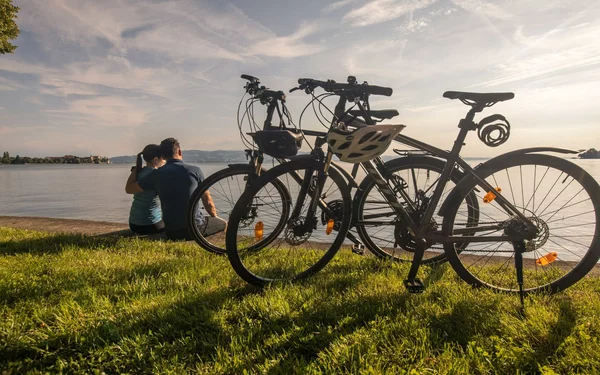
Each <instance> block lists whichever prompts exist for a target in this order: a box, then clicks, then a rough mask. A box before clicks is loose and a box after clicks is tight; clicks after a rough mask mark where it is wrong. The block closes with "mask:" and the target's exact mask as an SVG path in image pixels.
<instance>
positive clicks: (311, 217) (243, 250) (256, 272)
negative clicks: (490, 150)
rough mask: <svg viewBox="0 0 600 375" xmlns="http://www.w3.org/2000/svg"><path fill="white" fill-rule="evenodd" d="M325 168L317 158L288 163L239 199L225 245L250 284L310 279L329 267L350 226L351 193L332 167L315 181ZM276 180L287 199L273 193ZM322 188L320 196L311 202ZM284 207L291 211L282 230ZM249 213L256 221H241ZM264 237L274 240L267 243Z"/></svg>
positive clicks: (234, 264)
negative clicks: (280, 221) (279, 224)
mask: <svg viewBox="0 0 600 375" xmlns="http://www.w3.org/2000/svg"><path fill="white" fill-rule="evenodd" d="M322 169H323V164H322V163H321V162H318V161H316V160H313V159H302V160H296V161H291V162H287V163H285V164H283V165H279V166H276V167H275V168H273V169H271V170H269V171H268V172H266V173H264V174H263V175H262V176H261V177H260V178H259V179H257V180H256V181H254V182H253V183H252V184H251V185H250V186H249V188H248V189H247V190H246V191H245V192H244V194H243V195H242V196H241V197H240V199H239V200H238V202H237V204H236V205H235V207H234V209H233V211H232V213H231V217H230V221H229V226H228V228H227V235H226V247H227V256H228V258H229V261H230V262H231V265H232V266H233V269H234V270H235V271H236V273H237V274H238V275H239V276H240V277H242V278H243V279H244V280H245V281H246V282H248V283H250V284H253V285H257V286H262V285H265V284H268V283H271V282H277V281H286V280H298V279H302V278H306V277H308V276H310V275H312V274H314V273H315V272H318V271H319V270H321V269H322V268H323V267H325V265H326V264H327V263H328V262H329V261H330V260H331V259H332V258H333V256H334V255H335V253H336V252H337V251H338V249H339V248H340V246H341V245H342V243H343V241H344V237H345V236H346V233H347V232H348V227H349V225H350V216H351V197H350V191H349V188H348V185H347V184H346V182H345V180H344V179H343V177H342V176H341V175H340V174H339V173H338V172H337V171H335V170H333V169H330V170H329V172H328V174H327V175H326V177H325V179H324V181H321V183H317V178H316V176H317V175H318V171H319V170H322ZM274 181H279V182H280V183H281V184H283V185H284V186H285V187H286V189H287V190H288V191H289V193H290V198H289V199H287V200H285V199H281V197H280V196H279V195H274V194H273V193H272V189H270V188H269V187H270V186H273V185H274V184H275V183H274ZM319 186H320V187H321V189H320V194H319V196H318V197H317V198H318V199H316V200H315V201H313V199H312V197H314V196H315V189H318V188H319ZM313 202H314V204H315V207H313V208H312V209H311V205H312V204H313ZM286 207H287V208H286ZM284 209H288V210H289V212H290V215H289V218H288V219H287V221H286V223H285V225H284V228H283V230H278V229H277V227H276V225H275V223H273V218H277V217H280V216H281V212H282V210H284ZM249 211H251V212H253V213H254V219H253V221H252V223H251V224H252V225H241V223H244V217H245V216H246V215H247V213H248V212H249ZM311 212H312V213H311ZM264 237H272V240H271V241H270V242H269V243H265V242H264V241H263V240H262V239H263V238H264ZM261 241H262V242H261Z"/></svg>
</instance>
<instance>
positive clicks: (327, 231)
mask: <svg viewBox="0 0 600 375" xmlns="http://www.w3.org/2000/svg"><path fill="white" fill-rule="evenodd" d="M333 224H334V221H333V219H329V221H327V228H325V234H327V235H330V234H331V232H332V231H333Z"/></svg>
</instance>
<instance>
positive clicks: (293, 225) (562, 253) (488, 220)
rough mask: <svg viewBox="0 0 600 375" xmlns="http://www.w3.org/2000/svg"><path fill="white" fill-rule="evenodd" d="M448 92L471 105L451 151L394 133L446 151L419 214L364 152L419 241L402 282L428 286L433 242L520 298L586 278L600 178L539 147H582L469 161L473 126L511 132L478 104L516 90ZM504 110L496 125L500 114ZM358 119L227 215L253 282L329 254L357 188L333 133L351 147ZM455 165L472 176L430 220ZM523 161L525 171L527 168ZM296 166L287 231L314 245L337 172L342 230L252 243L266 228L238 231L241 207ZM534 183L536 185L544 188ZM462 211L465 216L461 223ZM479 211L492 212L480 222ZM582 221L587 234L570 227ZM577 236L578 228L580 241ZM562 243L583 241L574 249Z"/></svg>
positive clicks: (292, 276) (355, 94)
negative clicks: (342, 170)
mask: <svg viewBox="0 0 600 375" xmlns="http://www.w3.org/2000/svg"><path fill="white" fill-rule="evenodd" d="M298 82H299V84H300V86H299V88H301V89H304V90H305V91H307V92H308V93H310V92H312V91H314V90H315V89H316V88H317V87H321V88H323V89H324V90H325V91H327V92H330V93H333V94H335V95H340V96H345V97H346V98H348V99H350V101H353V100H352V98H360V97H361V96H362V95H365V94H380V93H382V92H383V91H382V90H383V89H385V88H381V87H377V86H369V85H366V84H363V85H357V84H339V83H335V82H334V81H327V82H324V81H317V80H313V79H300V80H299V81H298ZM444 97H446V98H449V99H458V100H460V101H461V102H463V103H464V104H466V105H468V106H470V107H471V108H470V109H469V111H468V112H467V115H466V116H465V118H463V119H462V120H460V122H459V125H458V126H459V129H460V130H459V134H458V136H457V138H456V140H455V142H454V145H453V147H452V149H451V151H443V150H440V149H437V148H435V147H433V146H430V145H427V144H425V143H423V142H420V141H417V140H414V139H412V138H409V137H406V136H403V135H398V136H397V137H396V139H400V140H401V141H402V142H403V143H405V144H408V145H410V146H413V147H416V148H417V149H419V150H423V151H425V152H428V153H431V154H434V155H436V156H439V157H442V158H444V159H445V160H446V162H445V165H444V167H443V170H442V172H441V175H440V177H439V181H438V182H437V184H436V186H435V188H434V189H433V191H430V192H423V193H424V194H421V195H422V196H423V199H422V200H421V203H422V206H421V207H420V209H419V211H420V212H421V214H419V215H415V212H414V209H413V208H411V207H410V206H408V205H406V204H402V203H401V202H400V201H399V199H398V194H397V192H395V191H394V189H393V187H392V186H390V184H389V183H388V181H386V180H385V178H383V176H382V175H381V174H380V172H379V171H378V169H377V167H376V166H375V165H374V164H373V162H371V161H370V160H366V161H361V162H360V165H361V166H362V167H363V168H364V169H365V171H366V172H367V174H368V175H369V176H370V177H371V178H372V179H373V180H374V181H375V184H376V186H377V188H378V190H379V191H380V193H381V195H382V196H383V197H384V198H385V200H386V201H387V203H388V204H389V206H390V207H391V209H392V210H393V212H394V214H395V221H396V225H397V226H399V227H403V228H406V231H407V233H408V235H410V238H411V240H412V243H413V244H414V256H413V260H412V264H411V267H410V270H409V272H408V275H407V278H406V280H405V281H404V284H405V286H406V288H407V289H408V290H409V291H410V292H415V293H418V292H422V291H423V289H424V285H423V283H422V281H421V280H420V279H419V278H418V277H417V273H418V270H419V266H420V264H421V261H422V258H423V255H424V254H425V251H426V249H427V248H428V247H430V246H431V245H432V244H441V245H442V246H443V249H444V254H445V256H446V257H447V259H448V260H449V262H450V265H451V266H452V267H453V268H454V269H455V271H456V272H457V273H458V275H459V276H460V277H461V278H462V279H463V280H464V281H466V282H468V283H469V284H471V285H473V286H484V287H489V288H492V289H495V290H500V291H504V292H514V293H518V294H519V295H520V299H521V302H522V303H523V298H524V296H525V295H526V294H527V293H531V292H538V291H547V292H550V293H555V292H558V291H559V290H564V289H566V288H568V287H569V286H571V285H573V284H574V283H576V282H577V281H579V280H580V279H581V278H582V277H584V276H585V275H586V274H587V273H588V272H589V271H590V270H591V269H592V268H593V267H594V266H595V265H596V263H597V261H598V259H599V258H600V245H599V243H598V231H599V230H598V227H597V222H598V219H600V186H599V185H598V183H597V182H596V181H595V180H594V179H593V178H592V177H591V176H590V175H589V174H588V173H587V172H585V171H584V170H583V169H582V168H580V167H578V166H577V165H575V164H573V163H571V162H569V161H567V160H565V159H562V158H558V157H555V156H550V155H545V154H541V152H556V153H563V154H568V153H574V152H573V151H571V150H565V149H559V148H550V147H536V148H529V149H522V150H517V151H512V152H509V153H506V154H503V155H500V156H498V157H495V158H493V159H491V160H489V161H487V162H485V163H483V164H481V165H478V166H477V167H476V168H472V167H471V166H469V164H468V163H466V162H465V161H464V160H462V159H461V158H460V156H459V153H460V150H461V149H462V147H463V145H464V141H465V139H466V137H467V134H468V133H469V132H470V131H478V134H479V137H480V139H481V140H482V141H484V143H485V144H486V145H488V146H497V145H499V144H502V143H504V142H505V141H506V140H507V139H508V136H509V134H510V124H508V121H506V119H505V118H504V117H503V116H501V115H492V116H488V117H486V118H484V119H482V120H480V121H479V122H478V123H476V122H475V121H474V118H475V115H476V114H477V113H479V112H482V111H483V110H484V109H485V108H487V107H491V106H492V105H494V104H496V103H498V102H502V101H506V100H510V99H512V98H513V97H514V94H513V93H485V94H480V93H468V92H455V91H448V92H445V93H444ZM348 111H349V110H348ZM348 111H346V112H348ZM336 117H337V116H336ZM337 118H339V117H337ZM498 121H500V124H493V123H494V122H498ZM368 128H369V127H368ZM377 128H378V126H375V127H373V130H374V131H376V129H377ZM360 129H361V128H357V129H355V130H346V129H345V126H343V124H340V123H339V122H338V121H336V118H335V117H334V119H333V120H332V123H331V127H330V130H329V133H328V137H327V139H322V142H321V143H322V145H325V144H328V149H327V152H325V151H323V150H322V149H321V148H319V149H315V150H316V151H314V152H313V153H311V156H312V157H311V158H309V159H304V160H298V161H294V162H289V163H285V164H282V165H279V166H276V167H274V168H272V169H271V170H269V171H268V172H266V173H265V174H263V175H262V176H261V177H259V178H258V179H257V180H255V181H254V182H253V183H252V184H251V185H250V186H249V188H248V189H246V191H245V192H244V193H243V194H242V196H241V197H240V199H239V200H238V202H237V203H236V205H235V207H234V209H233V211H232V214H231V217H230V223H229V228H228V231H227V235H226V247H227V255H228V258H229V260H230V263H231V264H232V266H233V268H234V270H235V271H236V273H238V275H239V276H241V277H242V278H243V279H244V280H245V281H247V282H249V283H251V284H254V285H259V286H262V285H265V284H268V283H271V282H276V281H283V280H298V279H302V278H305V277H308V276H310V275H312V274H314V273H315V272H317V271H319V270H320V269H322V268H323V267H324V266H325V265H326V264H327V263H328V262H329V261H330V260H331V259H332V258H333V256H334V255H335V253H336V252H337V251H338V250H339V248H340V246H341V245H342V242H343V239H344V236H345V234H346V232H347V231H348V229H349V227H350V223H351V221H350V211H349V210H350V206H351V203H350V202H351V198H350V193H349V188H348V185H347V183H346V181H344V178H343V176H341V175H340V174H339V173H337V172H336V171H335V170H331V169H329V166H330V164H331V160H332V157H333V155H334V154H337V155H338V156H340V157H341V159H342V160H343V159H344V157H345V154H344V152H343V151H342V150H340V149H339V146H340V144H337V145H336V144H332V143H331V140H332V139H333V138H335V137H333V136H332V135H335V136H337V138H338V139H339V138H340V137H346V139H347V141H348V142H349V145H348V146H346V148H348V147H350V148H351V147H352V146H353V145H355V144H356V143H357V142H359V139H356V138H353V135H354V134H355V132H356V131H358V130H360ZM327 141H329V143H328V142H327ZM457 167H458V168H461V169H462V170H463V171H464V174H465V176H464V177H463V178H462V179H461V181H460V182H459V183H458V184H457V186H456V187H455V188H454V189H453V190H452V191H451V193H450V194H449V195H448V196H447V197H446V198H445V199H444V201H443V202H442V205H441V208H440V212H439V214H440V215H441V216H442V217H443V221H442V223H441V225H440V224H439V223H437V222H435V221H433V222H432V217H433V215H434V210H435V209H436V207H437V205H438V203H439V202H440V200H441V199H442V194H443V191H444V188H445V185H446V183H447V182H448V180H449V177H450V175H451V174H452V173H453V171H454V170H455V168H457ZM538 168H539V171H538ZM523 169H525V170H526V173H525V175H524V174H523ZM298 171H303V172H304V176H305V178H304V179H303V182H302V185H301V186H300V188H299V189H298V191H297V192H295V193H294V194H293V195H294V196H295V199H294V197H292V201H289V202H281V203H282V204H292V205H293V208H292V210H291V211H290V212H291V215H292V216H291V217H290V218H289V219H288V220H287V222H286V224H285V229H284V231H283V233H288V232H291V233H293V234H294V235H295V237H294V238H298V237H301V238H302V241H303V242H301V243H300V245H302V244H309V243H310V242H311V241H309V240H310V238H311V236H313V235H317V234H318V233H319V231H320V230H322V229H323V228H319V227H318V224H319V223H321V222H323V220H317V214H318V212H317V209H316V208H317V207H318V205H317V203H316V202H318V201H323V200H325V203H326V201H327V199H328V197H327V192H328V190H326V186H325V182H327V181H329V180H331V181H332V182H333V184H334V185H336V187H337V190H338V191H339V192H340V194H341V195H342V197H341V204H340V209H339V210H338V215H337V217H336V219H335V220H331V219H329V220H328V221H327V223H326V226H325V228H326V229H325V232H326V233H327V232H329V233H332V228H333V227H335V229H337V232H336V235H335V237H334V238H333V240H332V241H328V242H327V243H321V249H320V250H321V251H320V252H319V254H315V253H316V249H315V247H314V246H311V247H310V248H306V246H305V249H304V250H303V249H301V248H295V250H296V251H291V246H292V244H293V243H292V242H290V241H289V239H286V238H285V236H284V238H279V237H278V238H277V239H276V240H274V241H273V243H272V244H274V245H273V246H268V247H263V248H252V249H251V246H249V244H252V243H253V242H254V241H257V240H259V239H260V237H261V236H262V235H264V231H261V232H260V233H256V228H255V236H254V237H251V236H248V235H247V233H244V232H239V233H238V231H239V226H238V221H239V218H240V214H241V212H243V211H244V209H245V207H247V206H248V205H249V204H251V203H252V201H253V199H254V196H255V195H257V194H258V193H259V192H261V190H262V189H263V187H264V186H265V184H266V183H268V182H270V181H273V180H277V179H279V180H280V181H284V180H285V179H286V175H288V174H289V173H298ZM527 172H529V174H528V173H527ZM538 173H539V174H538ZM523 176H525V177H526V178H527V181H525V178H524V177H523ZM532 176H533V178H532V179H531V177H532ZM546 177H548V179H547V180H546ZM544 180H546V181H547V183H546V184H543V182H544ZM513 181H514V184H513ZM513 185H514V186H513ZM519 187H520V188H521V189H520V191H519V190H518V188H519ZM515 188H516V190H515ZM555 188H556V189H555ZM503 191H504V193H503ZM507 191H508V192H507ZM526 192H527V194H528V196H527V198H526V197H525V193H526ZM530 192H531V196H529V194H530ZM538 192H540V195H539V196H537V197H538V198H537V199H536V193H538ZM565 192H566V193H565ZM508 193H510V195H509V194H508ZM515 193H516V194H515ZM519 193H520V194H519ZM563 193H564V194H563ZM582 193H583V194H582ZM519 195H520V196H519ZM472 196H476V197H477V201H478V202H480V204H479V207H478V208H476V209H475V208H474V207H472V206H471V205H470V204H469V201H470V198H469V197H472ZM536 200H537V204H536ZM481 202H482V203H481ZM555 203H556V205H555V206H553V205H554V204H555ZM305 206H306V208H305V209H303V207H305ZM551 206H552V208H551ZM268 207H269V206H268V205H267V206H264V207H263V209H262V210H261V211H263V212H268ZM470 210H476V211H477V213H478V215H477V216H476V217H474V216H472V215H470V214H469V212H470ZM301 213H302V215H301ZM557 215H558V216H557ZM457 217H458V218H461V217H463V218H466V220H464V222H462V221H461V220H460V219H458V220H457ZM480 218H485V219H484V220H483V221H480ZM316 224H317V225H316ZM571 224H572V225H571ZM557 225H558V226H557ZM575 227H577V228H578V230H579V231H580V232H581V233H574V232H573V228H575ZM261 229H263V228H262V227H261ZM561 230H562V231H561ZM556 233H560V234H556ZM582 233H585V234H582ZM259 234H260V236H259ZM315 238H316V239H318V238H317V237H315ZM571 238H577V241H575V240H572V239H571ZM282 242H285V243H287V244H288V248H287V252H286V251H285V250H286V248H282V246H281V243H282ZM312 242H316V241H312ZM473 245H474V246H473ZM566 246H577V248H576V251H572V250H570V249H568V248H567V247H566ZM263 253H264V254H267V255H268V258H267V261H265V260H258V259H257V258H258V256H259V255H261V254H263ZM286 255H287V256H290V258H291V256H292V255H294V256H298V257H297V258H295V259H290V258H286V257H284V256H286ZM308 255H310V256H308ZM509 263H513V264H514V272H513V271H510V272H508V273H507V272H506V271H507V267H509Z"/></svg>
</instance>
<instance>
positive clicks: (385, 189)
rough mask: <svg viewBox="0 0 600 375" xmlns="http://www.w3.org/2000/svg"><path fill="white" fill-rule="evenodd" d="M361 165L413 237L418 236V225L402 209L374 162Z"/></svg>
mask: <svg viewBox="0 0 600 375" xmlns="http://www.w3.org/2000/svg"><path fill="white" fill-rule="evenodd" d="M360 164H361V166H362V167H363V168H364V169H365V171H366V172H367V174H369V175H370V176H371V177H372V178H373V180H374V181H375V184H376V185H377V187H378V188H379V191H380V192H381V194H382V195H383V196H384V198H385V199H386V200H387V201H388V203H389V204H390V206H392V208H393V209H394V211H395V212H396V214H398V215H399V216H400V218H401V220H402V222H403V223H404V224H405V225H406V226H407V227H408V230H409V232H410V233H411V234H412V235H413V236H414V235H416V234H417V229H418V228H417V225H416V224H415V222H414V221H413V220H412V218H411V217H410V215H409V214H408V212H406V210H405V209H404V207H402V204H400V202H398V198H396V195H395V194H394V193H393V192H392V190H390V187H389V185H388V184H387V182H386V181H385V179H384V178H383V176H382V175H381V173H379V171H378V170H377V168H376V167H375V165H374V164H373V162H371V161H366V162H363V163H360Z"/></svg>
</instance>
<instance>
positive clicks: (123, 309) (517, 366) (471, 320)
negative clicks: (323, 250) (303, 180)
mask: <svg viewBox="0 0 600 375" xmlns="http://www.w3.org/2000/svg"><path fill="white" fill-rule="evenodd" d="M406 273H407V268H406V267H405V266H401V265H395V264H391V263H386V262H381V261H377V260H376V259H374V258H373V257H359V256H356V255H354V254H351V253H350V252H347V251H342V252H340V253H339V254H338V255H337V256H336V258H335V259H334V261H333V262H332V263H330V264H329V265H328V266H327V267H326V268H325V270H323V271H322V272H321V273H319V274H318V275H316V276H315V277H313V278H312V279H310V280H308V281H306V282H303V283H298V284H294V285H281V286H277V287H271V288H268V289H266V290H263V291H260V290H257V289H254V288H252V287H249V286H247V285H246V284H245V283H244V282H243V281H241V280H240V279H239V278H238V277H237V275H236V274H235V273H234V272H233V271H232V270H231V268H230V266H229V263H228V261H227V259H226V258H225V257H219V256H215V255H212V254H209V253H207V252H205V251H203V250H201V249H199V248H198V247H197V246H196V245H194V244H185V243H184V244H175V243H161V242H150V241H144V240H138V239H110V238H91V237H85V236H75V235H73V236H71V235H55V234H45V233H39V232H32V231H23V230H13V229H5V228H3V229H0V373H3V374H21V373H26V372H31V373H46V372H50V373H61V372H64V373H102V372H104V373H106V374H116V373H133V374H140V373H208V374H214V373H225V374H242V373H281V374H291V373H365V374H372V373H386V374H389V373H398V374H402V373H407V374H437V373H450V374H459V373H464V374H495V373H500V374H514V373H546V374H553V373H585V374H590V373H597V372H599V371H600V344H599V341H600V338H599V337H600V319H599V317H600V298H598V297H599V293H598V292H599V290H600V279H598V278H597V277H588V278H586V279H585V280H583V281H581V282H580V283H579V284H577V285H576V286H574V287H573V288H571V289H569V290H568V291H566V292H564V293H561V294H558V295H556V296H546V295H538V296H533V297H531V298H529V299H528V301H527V307H526V317H523V316H522V315H521V313H520V308H519V301H518V298H517V297H516V296H509V295H502V294H496V293H493V292H490V291H486V290H474V289H472V288H470V287H469V286H467V285H466V284H464V283H463V282H461V281H460V280H459V279H458V278H457V277H456V275H455V273H454V272H453V271H452V269H451V268H449V267H446V266H442V267H438V268H436V269H434V270H433V271H430V270H425V271H424V277H425V279H426V280H427V284H428V288H427V290H426V291H425V293H423V294H421V295H411V294H408V293H407V292H406V291H405V290H404V287H403V285H402V280H403V277H404V276H405V275H406Z"/></svg>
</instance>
